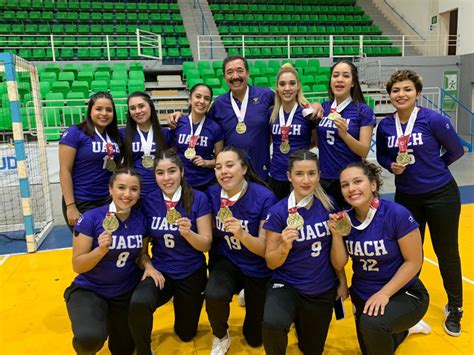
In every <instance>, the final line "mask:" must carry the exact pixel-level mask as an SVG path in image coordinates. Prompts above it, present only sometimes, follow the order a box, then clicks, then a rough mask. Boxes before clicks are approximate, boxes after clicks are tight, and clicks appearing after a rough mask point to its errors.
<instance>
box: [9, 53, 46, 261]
mask: <svg viewBox="0 0 474 355" xmlns="http://www.w3.org/2000/svg"><path fill="white" fill-rule="evenodd" d="M0 96H1V106H0V181H1V182H0V250H1V245H2V243H5V242H7V241H9V240H18V239H20V240H25V242H26V250H27V251H28V252H35V251H36V250H37V249H38V247H39V245H40V243H41V242H42V241H43V239H44V238H45V237H46V235H47V234H48V233H49V232H50V230H51V229H52V227H53V213H52V202H51V195H50V190H49V180H48V165H47V155H46V139H45V135H44V129H43V119H42V114H41V102H40V90H39V80H38V72H37V70H36V68H35V66H34V65H32V64H31V63H29V62H27V61H26V60H24V59H22V58H20V57H17V56H15V55H13V54H11V53H0ZM27 101H28V102H30V101H31V102H33V103H34V104H33V107H31V106H28V108H26V107H25V103H26V102H27ZM26 110H30V111H31V112H28V113H27V112H26Z"/></svg>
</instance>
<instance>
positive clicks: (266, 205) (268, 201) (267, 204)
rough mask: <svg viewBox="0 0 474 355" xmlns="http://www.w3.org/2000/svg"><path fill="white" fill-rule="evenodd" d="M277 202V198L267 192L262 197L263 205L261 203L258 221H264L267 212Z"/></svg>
mask: <svg viewBox="0 0 474 355" xmlns="http://www.w3.org/2000/svg"><path fill="white" fill-rule="evenodd" d="M277 202H278V200H277V198H276V197H275V195H274V194H273V192H271V191H270V190H268V194H267V195H266V196H265V197H264V200H263V203H262V213H261V214H260V220H261V221H262V220H264V219H266V218H267V214H268V211H269V210H270V208H271V207H272V206H273V205H275V204H276V203H277Z"/></svg>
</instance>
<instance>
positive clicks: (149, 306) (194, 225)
mask: <svg viewBox="0 0 474 355" xmlns="http://www.w3.org/2000/svg"><path fill="white" fill-rule="evenodd" d="M183 174H184V170H183V163H182V162H181V160H180V159H179V157H178V155H177V153H176V152H174V151H170V150H168V151H165V152H161V153H160V154H159V155H158V157H156V158H155V176H156V182H157V183H158V186H159V187H160V189H159V190H156V191H154V192H152V193H150V194H149V195H148V196H147V197H146V198H145V200H144V203H143V210H144V212H145V214H146V216H147V226H148V229H149V231H150V237H151V244H152V249H151V252H152V258H151V260H150V257H149V256H148V243H147V242H146V243H145V244H144V245H143V251H142V255H141V257H140V259H139V260H138V264H139V265H140V266H141V267H142V268H143V269H144V270H145V272H144V274H143V277H142V281H141V282H140V283H139V284H138V286H137V288H136V289H135V292H134V293H133V296H132V300H131V304H130V329H131V331H132V335H133V339H134V340H135V344H136V346H137V354H138V355H144V354H152V351H151V332H152V328H153V313H154V312H155V310H156V309H157V308H158V307H160V306H162V305H163V304H165V303H166V302H168V301H169V300H170V299H171V298H172V297H174V300H173V302H174V314H175V324H174V330H175V332H176V334H177V335H178V336H179V338H180V339H181V340H182V341H190V340H191V339H192V338H194V336H195V335H196V331H197V326H198V322H199V316H200V314H201V308H202V303H203V301H204V296H203V293H204V288H205V287H206V282H207V275H206V260H205V257H204V252H205V251H208V250H209V248H210V247H211V242H212V229H211V210H210V206H209V201H208V199H207V197H206V195H205V194H204V193H203V192H200V191H196V190H193V189H192V188H191V187H190V186H189V185H188V184H187V183H186V181H185V180H184V178H183Z"/></svg>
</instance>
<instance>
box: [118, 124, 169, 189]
mask: <svg viewBox="0 0 474 355" xmlns="http://www.w3.org/2000/svg"><path fill="white" fill-rule="evenodd" d="M161 131H162V132H163V136H164V137H165V140H166V144H167V145H168V146H171V145H172V141H171V139H170V133H169V132H170V131H169V130H168V129H161ZM119 132H120V135H121V137H122V140H123V141H124V142H125V128H120V130H119ZM143 137H144V138H145V139H147V137H148V132H143ZM143 154H144V153H143V151H142V143H141V140H140V135H139V134H138V133H135V135H134V136H133V137H132V156H133V169H134V170H135V171H136V172H137V173H138V174H140V176H141V178H142V189H141V194H140V195H141V196H142V197H143V196H146V195H148V194H149V193H151V192H153V191H155V190H156V189H157V188H158V185H157V183H156V179H155V172H154V170H153V168H149V169H147V168H145V167H144V166H143V164H142V157H143ZM151 155H154V156H156V155H157V153H156V144H155V142H154V141H153V142H152V145H151Z"/></svg>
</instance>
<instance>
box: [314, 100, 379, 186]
mask: <svg viewBox="0 0 474 355" xmlns="http://www.w3.org/2000/svg"><path fill="white" fill-rule="evenodd" d="M331 104H332V101H326V102H324V103H323V109H324V117H323V119H322V120H321V121H320V122H319V125H318V147H319V164H320V166H321V179H329V180H339V174H340V173H341V171H342V169H344V168H345V167H346V166H347V165H349V164H350V163H357V162H360V161H362V158H361V157H360V156H358V155H357V154H356V153H354V152H353V151H352V150H351V149H350V148H349V147H348V146H347V144H346V143H344V141H343V140H342V139H341V137H339V134H338V130H337V127H336V125H335V123H334V121H333V120H330V119H329V118H328V115H329V113H330V112H331ZM340 114H341V116H342V117H343V118H345V119H346V121H347V122H348V125H349V128H348V130H347V131H348V133H349V134H350V135H351V136H352V137H354V138H355V139H357V140H359V134H360V128H361V127H364V126H375V115H374V112H373V111H372V109H371V108H370V107H369V106H367V105H366V104H363V103H357V102H354V101H352V102H351V103H350V104H349V105H347V107H346V108H345V109H344V110H342V112H341V113H340Z"/></svg>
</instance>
